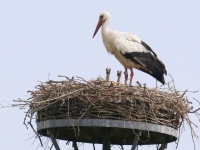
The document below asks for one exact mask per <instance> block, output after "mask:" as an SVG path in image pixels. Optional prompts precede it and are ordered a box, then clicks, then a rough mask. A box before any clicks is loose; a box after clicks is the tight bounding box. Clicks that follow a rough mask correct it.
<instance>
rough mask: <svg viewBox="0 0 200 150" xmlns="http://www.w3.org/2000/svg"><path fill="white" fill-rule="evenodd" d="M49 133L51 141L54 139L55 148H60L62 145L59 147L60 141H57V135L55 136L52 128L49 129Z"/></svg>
mask: <svg viewBox="0 0 200 150" xmlns="http://www.w3.org/2000/svg"><path fill="white" fill-rule="evenodd" d="M47 134H48V135H49V137H50V138H51V141H52V143H53V145H54V147H55V149H56V150H60V147H59V145H58V143H57V141H56V139H55V137H54V134H53V131H52V129H47Z"/></svg>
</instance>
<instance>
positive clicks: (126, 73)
mask: <svg viewBox="0 0 200 150" xmlns="http://www.w3.org/2000/svg"><path fill="white" fill-rule="evenodd" d="M124 75H125V84H126V82H127V80H128V71H127V68H125V71H124Z"/></svg>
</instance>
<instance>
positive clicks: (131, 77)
mask: <svg viewBox="0 0 200 150" xmlns="http://www.w3.org/2000/svg"><path fill="white" fill-rule="evenodd" d="M130 70H131V74H130V86H131V84H132V79H133V76H134V72H133V68H130Z"/></svg>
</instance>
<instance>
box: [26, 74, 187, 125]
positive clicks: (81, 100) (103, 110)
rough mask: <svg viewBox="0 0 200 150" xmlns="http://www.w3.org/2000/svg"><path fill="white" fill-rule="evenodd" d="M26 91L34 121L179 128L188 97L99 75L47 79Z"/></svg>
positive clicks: (174, 91)
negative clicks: (109, 122)
mask: <svg viewBox="0 0 200 150" xmlns="http://www.w3.org/2000/svg"><path fill="white" fill-rule="evenodd" d="M29 92H30V93H31V95H32V97H31V99H30V100H29V102H30V104H29V106H30V110H29V112H28V113H30V114H31V115H32V114H34V113H36V112H37V122H41V121H45V120H52V119H69V118H70V119H92V118H95V119H114V120H125V121H137V122H147V123H153V124H159V125H164V126H168V127H172V128H175V129H178V128H179V127H180V126H181V124H182V122H183V120H184V119H188V118H187V113H188V112H189V111H190V107H189V101H188V100H187V98H184V97H183V94H180V93H179V92H177V91H176V90H175V89H172V88H169V89H168V91H166V90H165V91H163V90H162V91H161V90H160V89H159V88H154V89H150V88H147V87H145V86H143V87H142V86H141V85H138V86H133V87H130V86H127V85H124V84H117V83H114V82H109V81H105V80H103V79H102V78H101V79H100V78H98V79H97V80H91V81H85V80H84V79H83V78H79V77H78V78H71V79H70V78H68V77H65V80H62V81H52V80H49V81H47V82H45V83H41V84H40V85H38V86H37V90H35V91H29Z"/></svg>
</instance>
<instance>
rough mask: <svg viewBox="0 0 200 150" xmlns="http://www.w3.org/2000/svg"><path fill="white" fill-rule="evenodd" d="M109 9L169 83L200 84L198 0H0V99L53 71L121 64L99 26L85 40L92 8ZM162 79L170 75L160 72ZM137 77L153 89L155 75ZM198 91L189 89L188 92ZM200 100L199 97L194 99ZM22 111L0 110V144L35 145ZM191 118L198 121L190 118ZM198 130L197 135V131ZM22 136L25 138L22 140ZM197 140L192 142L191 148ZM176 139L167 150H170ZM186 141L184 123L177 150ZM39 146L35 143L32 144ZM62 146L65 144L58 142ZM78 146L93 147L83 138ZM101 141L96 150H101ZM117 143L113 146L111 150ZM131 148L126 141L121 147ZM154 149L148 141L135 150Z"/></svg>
mask: <svg viewBox="0 0 200 150" xmlns="http://www.w3.org/2000/svg"><path fill="white" fill-rule="evenodd" d="M104 10H106V11H108V12H110V14H111V16H112V18H111V23H110V28H112V29H115V30H119V31H124V32H129V33H132V34H136V35H137V36H139V37H140V38H141V39H142V40H143V41H145V42H146V43H148V45H150V46H151V47H152V49H153V50H154V51H155V52H156V53H157V55H158V57H159V58H160V59H161V60H162V61H163V62H164V63H165V65H166V69H167V71H168V73H169V74H171V75H172V76H173V78H174V80H175V84H176V88H177V89H178V90H181V91H184V90H186V89H188V90H192V91H193V90H199V89H200V80H199V77H200V69H199V68H200V67H199V66H200V60H199V57H200V38H199V35H200V1H198V0H191V1H189V0H188V1H186V0H167V1H163V0H162V1H161V0H154V1H146V0H137V1H136V0H127V1H116V0H109V1H108V0H101V1H97V0H93V1H92V0H84V1H77V0H74V1H67V0H59V1H58V0H57V1H55V0H54V1H53V0H0V51H1V55H0V68H1V75H0V83H1V87H0V89H1V90H0V91H1V94H0V104H3V105H8V103H10V104H12V103H13V102H12V100H13V99H17V98H21V99H27V98H29V97H30V95H29V94H27V93H26V91H28V90H33V89H34V87H35V86H36V85H37V84H39V82H38V81H47V80H48V78H49V73H50V79H53V80H58V77H57V75H66V76H69V77H72V76H81V77H83V78H85V79H87V80H88V79H91V78H96V77H97V76H98V75H101V76H103V77H104V76H105V68H106V67H110V68H112V75H111V77H112V79H113V80H116V71H117V70H123V67H122V65H121V64H120V63H119V62H118V61H117V60H116V59H115V57H113V56H111V55H108V53H107V51H106V50H105V48H104V46H103V43H102V39H101V32H99V33H98V34H97V35H96V37H95V38H94V39H92V35H93V32H94V30H95V27H96V24H97V21H98V16H99V13H100V12H102V11H104ZM165 80H166V81H169V80H170V77H169V76H167V77H165ZM136 81H140V82H141V83H147V86H149V87H155V79H154V78H152V77H151V76H149V75H147V74H144V73H142V72H140V71H137V70H135V77H134V79H133V84H136ZM199 97H200V94H199V93H196V94H191V93H189V94H188V98H189V99H190V100H191V101H192V102H193V106H194V107H195V108H196V107H198V106H197V105H196V103H195V101H194V100H193V98H196V99H199ZM199 100H200V99H199ZM25 111H26V110H19V109H17V108H3V109H2V108H1V109H0V119H1V123H0V134H1V136H0V143H1V144H0V149H2V150H13V149H16V150H35V149H36V148H37V145H38V144H39V141H38V140H37V141H35V143H34V144H33V145H32V143H33V138H32V139H29V138H30V137H31V136H32V135H33V134H32V130H31V129H28V130H27V129H26V127H25V126H24V125H23V119H24V116H25V113H24V112H25ZM191 118H192V120H193V122H195V123H196V124H197V125H198V126H200V122H198V119H197V118H196V117H195V116H191ZM199 131H200V129H198V130H197V132H198V133H197V134H198V135H199V136H200V132H199ZM27 139H29V140H27ZM199 141H200V140H198V141H196V147H197V150H198V149H200V142H199ZM175 146H176V144H175V143H172V144H169V145H168V149H167V150H174V149H175V148H176V147H175ZM192 148H193V142H192V139H191V136H190V130H189V128H188V126H185V131H183V133H182V134H181V138H180V141H179V146H178V150H190V149H192ZM43 149H44V148H41V147H39V148H38V150H43ZM61 149H67V150H71V149H72V148H71V145H70V146H66V145H65V143H64V142H63V143H61ZM80 149H81V150H88V149H92V145H91V144H84V146H82V147H81V148H80ZM101 149H102V148H101V145H97V146H96V150H101ZM118 149H119V148H118V147H117V146H115V147H113V148H112V150H118ZM128 149H130V146H129V147H126V148H125V150H128ZM142 149H150V150H155V149H156V148H155V147H154V146H151V147H149V146H143V147H139V150H142Z"/></svg>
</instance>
